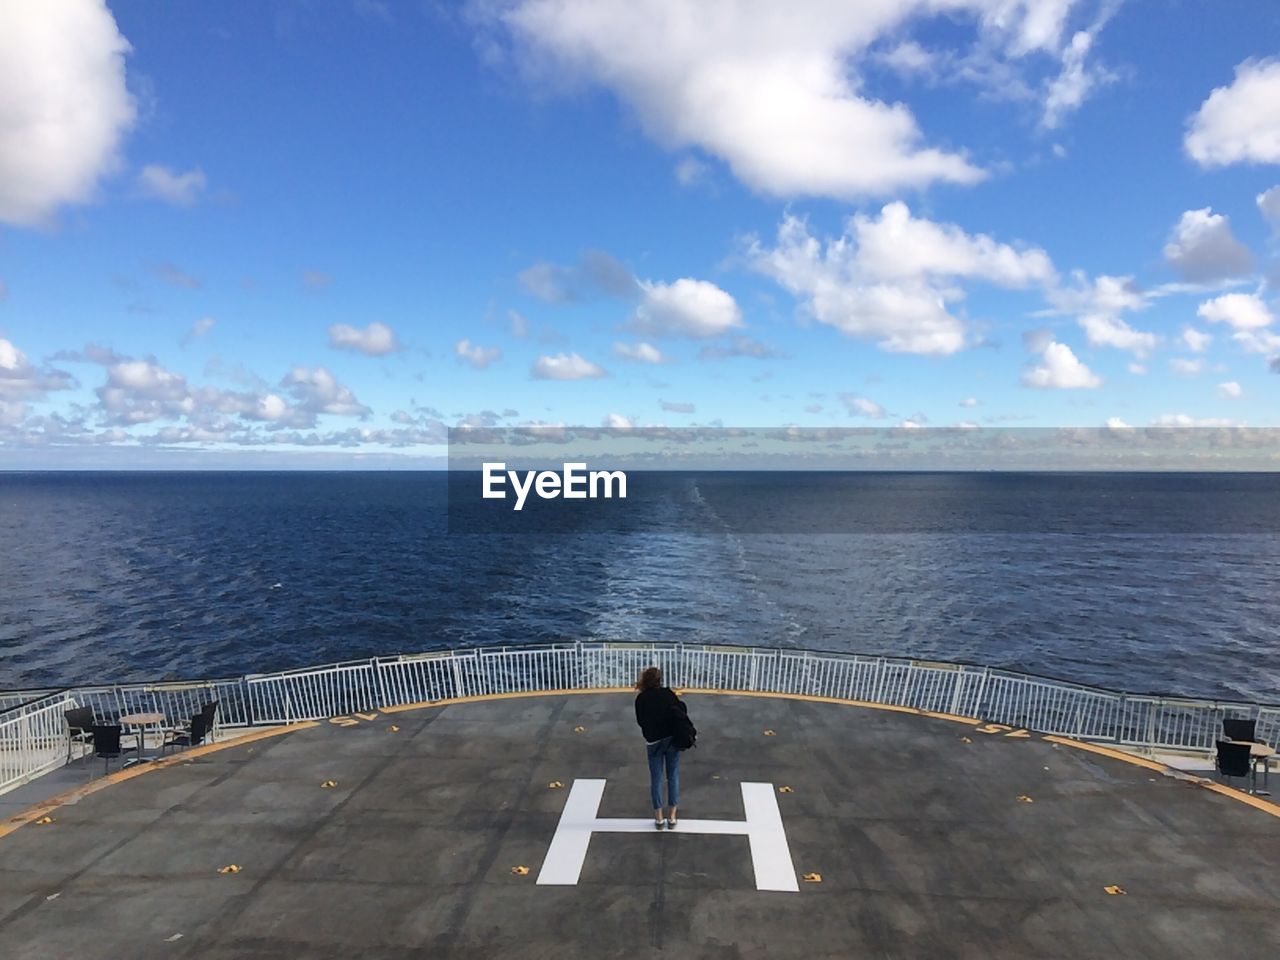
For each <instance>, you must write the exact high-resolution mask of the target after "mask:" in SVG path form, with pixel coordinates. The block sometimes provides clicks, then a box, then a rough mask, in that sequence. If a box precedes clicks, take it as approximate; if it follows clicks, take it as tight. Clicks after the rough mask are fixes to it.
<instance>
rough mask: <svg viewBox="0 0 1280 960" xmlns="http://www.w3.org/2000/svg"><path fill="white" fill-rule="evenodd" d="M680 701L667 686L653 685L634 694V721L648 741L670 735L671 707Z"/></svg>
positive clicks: (651, 741)
mask: <svg viewBox="0 0 1280 960" xmlns="http://www.w3.org/2000/svg"><path fill="white" fill-rule="evenodd" d="M679 702H680V699H679V698H678V697H677V696H676V695H675V691H673V690H671V689H670V688H668V687H653V688H651V689H649V690H641V691H640V692H639V693H638V694H636V723H638V724H640V732H641V733H643V734H644V739H645V741H646V742H648V743H655V742H657V741H658V740H661V739H662V738H663V737H669V736H671V708H672V707H674V706H675V705H676V704H678V703H679Z"/></svg>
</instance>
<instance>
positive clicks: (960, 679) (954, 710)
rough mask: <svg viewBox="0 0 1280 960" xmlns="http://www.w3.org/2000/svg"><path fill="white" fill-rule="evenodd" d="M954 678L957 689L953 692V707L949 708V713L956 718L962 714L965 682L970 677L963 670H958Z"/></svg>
mask: <svg viewBox="0 0 1280 960" xmlns="http://www.w3.org/2000/svg"><path fill="white" fill-rule="evenodd" d="M953 676H954V677H955V678H956V683H955V689H954V690H952V691H951V706H949V707H948V708H947V712H948V713H949V714H951V715H952V716H953V717H954V716H959V714H960V703H961V697H962V694H963V692H964V687H965V680H967V679H968V677H969V675H968V674H967V673H965V672H964V671H963V670H957V671H956V672H955V673H954V674H953Z"/></svg>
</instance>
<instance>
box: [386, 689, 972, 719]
mask: <svg viewBox="0 0 1280 960" xmlns="http://www.w3.org/2000/svg"><path fill="white" fill-rule="evenodd" d="M672 689H673V690H675V691H676V692H677V693H680V694H686V693H702V694H709V695H714V696H722V697H765V698H768V699H771V700H801V701H804V702H806V703H836V704H840V705H841V706H846V707H863V708H864V709H867V710H887V711H889V712H891V713H908V714H912V715H913V716H917V717H931V718H932V719H934V720H950V721H952V722H953V723H963V724H966V725H968V726H973V725H974V724H977V723H981V721H980V720H977V719H975V718H973V717H961V716H957V715H955V714H953V713H938V712H937V711H933V710H918V709H917V708H915V707H899V706H895V705H893V704H888V703H872V702H871V701H869V700H845V699H842V698H840V697H819V696H814V695H813V694H808V693H773V692H771V691H768V690H707V689H703V688H701V687H673V688H672ZM596 693H635V688H634V687H587V688H585V689H580V690H527V691H520V692H517V693H489V694H480V695H478V696H473V697H455V698H453V699H452V700H424V701H422V702H420V703H406V704H401V705H400V706H398V707H384V708H383V710H382V712H383V713H404V712H405V711H407V710H425V709H426V708H428V707H447V706H450V705H451V704H455V703H485V702H487V701H490V700H521V699H524V698H525V697H567V696H572V695H587V694H596Z"/></svg>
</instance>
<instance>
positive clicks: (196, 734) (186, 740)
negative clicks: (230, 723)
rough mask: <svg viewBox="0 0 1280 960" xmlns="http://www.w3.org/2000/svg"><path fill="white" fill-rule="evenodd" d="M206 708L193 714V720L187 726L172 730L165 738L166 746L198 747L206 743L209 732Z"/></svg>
mask: <svg viewBox="0 0 1280 960" xmlns="http://www.w3.org/2000/svg"><path fill="white" fill-rule="evenodd" d="M206 713H207V711H206V710H201V711H200V712H199V713H193V714H192V715H191V722H190V723H188V724H187V726H186V727H185V728H179V729H177V730H174V731H172V732H171V733H170V734H169V736H168V737H166V738H165V741H164V746H166V747H198V746H200V744H202V743H204V738H205V735H206V734H207V733H208V732H209V728H208V725H207V724H206V723H205V719H204V718H205V714H206Z"/></svg>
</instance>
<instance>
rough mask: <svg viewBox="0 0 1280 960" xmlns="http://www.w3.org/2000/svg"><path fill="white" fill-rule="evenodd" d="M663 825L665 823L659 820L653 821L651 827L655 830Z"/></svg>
mask: <svg viewBox="0 0 1280 960" xmlns="http://www.w3.org/2000/svg"><path fill="white" fill-rule="evenodd" d="M664 826H666V824H665V823H664V822H663V821H661V820H655V821H653V829H655V830H661V829H662V828H663V827H664Z"/></svg>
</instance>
